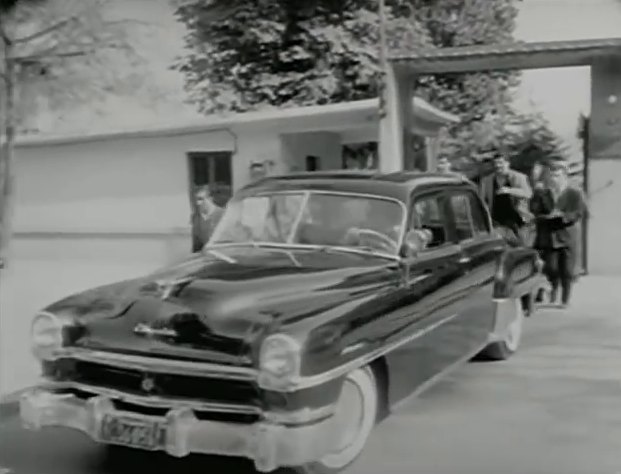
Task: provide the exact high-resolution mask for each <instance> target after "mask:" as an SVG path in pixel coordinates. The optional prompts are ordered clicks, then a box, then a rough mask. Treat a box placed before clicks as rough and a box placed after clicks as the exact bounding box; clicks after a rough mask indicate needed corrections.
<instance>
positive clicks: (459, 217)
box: [449, 193, 474, 240]
mask: <svg viewBox="0 0 621 474" xmlns="http://www.w3.org/2000/svg"><path fill="white" fill-rule="evenodd" d="M449 203H450V206H451V210H452V212H453V218H454V219H455V231H456V232H457V238H458V240H468V239H471V238H472V237H474V228H473V226H472V217H471V215H470V199H469V198H468V195H467V194H464V193H460V194H453V195H452V196H451V197H450V200H449Z"/></svg>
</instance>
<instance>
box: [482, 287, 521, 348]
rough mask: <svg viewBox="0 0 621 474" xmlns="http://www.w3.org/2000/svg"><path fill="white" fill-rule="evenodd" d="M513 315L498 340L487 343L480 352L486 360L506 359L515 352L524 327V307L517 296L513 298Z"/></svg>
mask: <svg viewBox="0 0 621 474" xmlns="http://www.w3.org/2000/svg"><path fill="white" fill-rule="evenodd" d="M513 312H514V314H515V317H514V318H513V321H511V323H510V324H509V326H507V330H506V331H505V334H504V335H503V338H502V339H501V340H500V341H496V342H493V343H491V344H490V345H488V346H487V347H486V348H485V349H483V351H482V352H481V356H482V357H483V358H485V359H488V360H506V359H508V358H509V357H511V356H512V355H513V354H515V353H516V352H517V350H518V349H519V347H520V343H521V341H522V332H523V329H524V317H525V315H524V308H523V307H522V302H521V300H520V299H519V298H516V299H515V300H513Z"/></svg>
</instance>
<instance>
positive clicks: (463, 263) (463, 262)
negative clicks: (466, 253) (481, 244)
mask: <svg viewBox="0 0 621 474" xmlns="http://www.w3.org/2000/svg"><path fill="white" fill-rule="evenodd" d="M470 260H472V259H471V258H470V257H461V258H460V259H459V263H460V264H462V265H465V264H466V263H470Z"/></svg>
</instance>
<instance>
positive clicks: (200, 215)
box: [192, 186, 223, 252]
mask: <svg viewBox="0 0 621 474" xmlns="http://www.w3.org/2000/svg"><path fill="white" fill-rule="evenodd" d="M194 196H195V198H196V209H195V212H194V215H193V216H192V252H200V251H201V249H202V248H203V246H204V245H205V244H206V243H207V242H208V241H209V239H210V237H211V234H213V231H214V229H215V227H216V225H217V224H218V222H219V221H220V218H221V217H222V213H223V209H222V208H221V207H219V206H217V205H216V204H215V203H214V202H213V198H212V196H211V192H210V191H209V186H201V187H199V188H197V189H196V191H195V193H194Z"/></svg>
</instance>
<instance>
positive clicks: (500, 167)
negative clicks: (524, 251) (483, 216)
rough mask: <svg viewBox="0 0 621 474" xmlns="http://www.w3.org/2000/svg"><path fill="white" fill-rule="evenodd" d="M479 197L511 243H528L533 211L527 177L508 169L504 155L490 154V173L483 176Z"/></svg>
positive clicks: (501, 232) (529, 241)
mask: <svg viewBox="0 0 621 474" xmlns="http://www.w3.org/2000/svg"><path fill="white" fill-rule="evenodd" d="M482 191H483V199H484V200H485V202H486V203H487V205H488V207H489V209H490V212H491V216H492V221H493V222H494V226H495V227H496V229H497V230H498V231H499V233H500V234H501V235H502V236H503V237H504V238H505V240H507V242H508V243H509V244H511V245H513V246H526V247H530V246H531V245H532V237H531V235H532V221H533V215H532V213H531V212H530V210H529V200H530V198H531V197H532V195H533V192H532V189H531V187H530V184H529V183H528V177H527V176H526V175H525V174H522V173H520V172H518V171H515V170H512V169H511V168H510V166H509V160H508V158H507V157H506V156H504V155H501V154H497V155H496V156H495V157H494V173H493V174H492V175H490V176H488V177H486V178H484V179H483V182H482Z"/></svg>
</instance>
